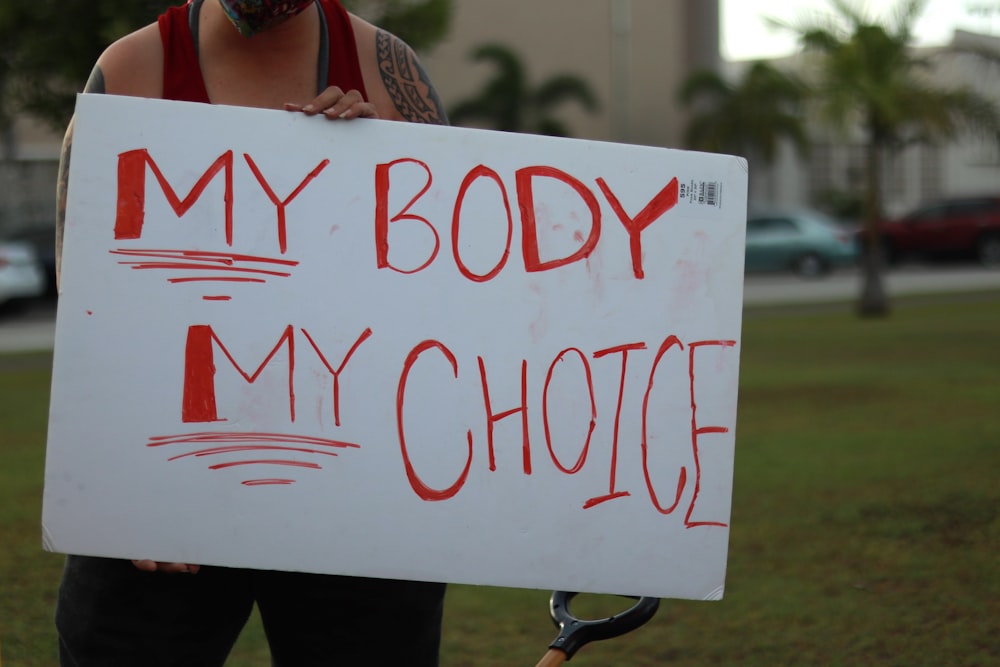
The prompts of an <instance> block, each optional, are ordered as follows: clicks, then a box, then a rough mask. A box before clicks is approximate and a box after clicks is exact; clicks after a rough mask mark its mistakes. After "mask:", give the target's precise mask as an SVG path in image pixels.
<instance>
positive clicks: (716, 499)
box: [43, 95, 747, 599]
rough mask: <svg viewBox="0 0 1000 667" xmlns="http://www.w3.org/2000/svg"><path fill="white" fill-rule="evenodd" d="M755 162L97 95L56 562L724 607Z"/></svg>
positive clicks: (67, 347) (54, 430)
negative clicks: (94, 560)
mask: <svg viewBox="0 0 1000 667" xmlns="http://www.w3.org/2000/svg"><path fill="white" fill-rule="evenodd" d="M746 184H747V169H746V162H745V161H744V160H742V159H739V158H735V157H728V156H720V155H708V154H699V153H690V152H682V151H676V150H667V149H661V148H648V147H637V146H624V145H617V144H611V143H598V142H590V141H580V140H569V139H556V138H547V137H537V136H528V135H516V134H506V133H499V132H487V131H480V130H467V129H460V128H446V127H434V126H418V125H411V124H405V123H393V122H387V121H373V120H367V121H366V120H358V121H351V122H343V123H341V122H330V121H327V120H325V119H322V118H309V117H306V116H303V115H300V114H292V113H286V112H278V111H263V110H255V109H244V108H229V107H221V106H209V105H198V104H186V103H178V102H164V101H153V100H142V99H132V98H118V97H112V96H87V95H84V96H81V97H80V98H79V101H78V105H77V115H76V121H75V140H74V145H73V158H72V165H71V172H70V181H69V202H68V208H67V222H66V234H65V247H64V261H63V271H62V291H61V295H60V301H59V310H58V319H57V328H56V350H55V361H54V370H53V391H52V404H51V416H50V425H49V440H48V454H47V465H46V477H45V497H44V512H43V522H44V534H45V540H46V546H47V548H48V549H50V550H54V551H59V552H66V553H79V554H89V555H102V556H112V557H126V558H153V559H156V560H161V561H179V562H189V563H201V564H216V565H226V566H242V567H253V568H266V569H283V570H297V571H310V572H320V573H337V574H348V575H366V576H375V577H392V578H406V579H417V580H436V581H447V582H461V583H472V584H486V585H497V586H510V587H526V588H539V589H560V590H568V591H576V592H598V593H601V592H603V593H615V594H622V595H648V596H656V597H681V598H696V599H717V598H719V597H720V596H721V594H722V587H723V583H724V579H725V565H726V552H727V545H728V536H729V528H728V526H729V520H730V506H731V491H732V478H733V452H734V438H735V426H736V424H735V420H736V398H737V380H738V368H739V351H740V332H741V317H742V292H743V254H744V222H745V212H746Z"/></svg>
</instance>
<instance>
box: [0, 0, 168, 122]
mask: <svg viewBox="0 0 1000 667" xmlns="http://www.w3.org/2000/svg"><path fill="white" fill-rule="evenodd" d="M170 4H171V3H170V2H169V0H159V1H156V0H31V1H30V2H20V1H19V2H3V3H0V126H6V125H8V124H9V123H10V121H11V119H12V118H13V116H14V115H15V114H17V113H18V112H21V111H24V112H27V113H29V114H31V115H34V116H37V117H38V118H41V119H43V120H45V121H48V122H49V123H51V124H52V125H53V126H54V127H57V128H61V127H64V126H65V124H66V122H67V121H68V120H69V116H70V114H71V113H72V109H73V104H74V98H75V95H76V92H77V91H78V90H80V89H81V88H82V87H83V83H84V82H85V81H86V80H87V76H88V75H89V74H90V71H91V69H92V68H93V65H94V62H96V60H97V57H98V56H99V55H100V54H101V52H102V51H103V50H104V48H105V47H106V46H107V45H108V44H110V43H111V42H112V41H114V40H115V39H117V38H119V37H121V36H123V35H125V34H127V33H128V32H130V31H132V30H134V29H136V28H138V27H140V26H142V25H145V24H147V23H149V22H151V21H152V20H153V19H155V18H156V15H157V14H158V13H159V12H160V11H162V9H163V8H164V7H166V6H168V5H170Z"/></svg>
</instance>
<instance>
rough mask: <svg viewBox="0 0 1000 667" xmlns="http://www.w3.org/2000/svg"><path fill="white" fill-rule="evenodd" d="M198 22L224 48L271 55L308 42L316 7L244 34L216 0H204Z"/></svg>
mask: <svg viewBox="0 0 1000 667" xmlns="http://www.w3.org/2000/svg"><path fill="white" fill-rule="evenodd" d="M200 24H201V30H203V31H204V32H203V35H204V36H205V38H207V39H209V40H211V41H213V42H214V43H216V44H218V45H220V46H224V47H225V48H226V49H231V50H235V51H245V52H247V53H253V54H260V55H262V56H266V57H270V56H273V55H274V54H275V52H280V51H286V50H294V49H296V48H301V47H302V45H303V44H309V43H310V40H309V38H310V37H313V36H314V35H315V34H316V33H317V32H318V30H319V7H318V6H316V4H315V3H314V4H312V5H310V6H309V7H308V8H306V9H305V10H304V11H302V12H300V13H298V14H296V15H295V16H293V17H292V18H290V19H287V20H285V21H282V22H281V23H279V24H277V25H275V26H272V27H271V28H268V29H267V30H265V31H264V32H261V33H258V34H256V35H253V36H252V37H244V36H243V35H241V34H240V33H239V31H238V30H237V29H236V26H234V25H233V24H232V22H231V21H230V20H229V17H228V16H226V12H225V10H224V9H223V8H222V5H221V4H220V3H219V2H217V1H216V0H206V1H205V2H204V3H203V5H202V10H201V21H200Z"/></svg>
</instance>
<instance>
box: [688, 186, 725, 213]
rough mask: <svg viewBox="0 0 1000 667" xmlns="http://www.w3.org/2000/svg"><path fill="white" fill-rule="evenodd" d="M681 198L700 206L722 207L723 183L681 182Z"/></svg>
mask: <svg viewBox="0 0 1000 667" xmlns="http://www.w3.org/2000/svg"><path fill="white" fill-rule="evenodd" d="M680 200H681V201H685V202H687V203H689V204H696V205H698V206H711V207H713V208H722V183H720V182H719V181H689V182H687V183H681V184H680Z"/></svg>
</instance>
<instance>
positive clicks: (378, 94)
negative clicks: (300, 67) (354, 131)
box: [350, 14, 448, 125]
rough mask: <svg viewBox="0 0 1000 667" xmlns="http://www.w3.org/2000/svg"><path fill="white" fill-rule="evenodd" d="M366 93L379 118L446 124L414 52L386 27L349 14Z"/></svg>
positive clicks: (435, 94)
mask: <svg viewBox="0 0 1000 667" xmlns="http://www.w3.org/2000/svg"><path fill="white" fill-rule="evenodd" d="M350 17H351V26H352V28H353V29H354V38H355V41H356V42H357V45H358V58H359V59H360V61H361V72H362V74H363V75H364V78H365V87H366V88H367V89H368V97H369V98H370V101H371V102H372V103H373V104H375V108H376V109H378V112H379V115H380V116H381V117H382V118H388V119H391V120H404V121H410V122H414V123H430V124H435V125H447V124H448V117H447V115H446V113H445V110H444V107H443V105H442V104H441V99H440V98H439V97H438V94H437V91H436V90H435V89H434V85H433V84H432V83H431V80H430V76H428V74H427V72H426V70H425V69H424V67H423V65H421V64H420V59H419V58H418V57H417V54H416V52H415V51H414V50H413V49H412V48H410V46H409V45H408V44H407V43H406V42H404V41H403V40H401V39H400V38H398V37H396V36H395V35H393V34H392V33H391V32H389V31H387V30H383V29H382V28H379V27H378V26H375V25H372V24H371V23H369V22H367V21H365V20H363V19H361V18H359V17H357V16H355V15H353V14H351V15H350Z"/></svg>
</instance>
